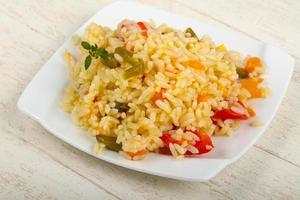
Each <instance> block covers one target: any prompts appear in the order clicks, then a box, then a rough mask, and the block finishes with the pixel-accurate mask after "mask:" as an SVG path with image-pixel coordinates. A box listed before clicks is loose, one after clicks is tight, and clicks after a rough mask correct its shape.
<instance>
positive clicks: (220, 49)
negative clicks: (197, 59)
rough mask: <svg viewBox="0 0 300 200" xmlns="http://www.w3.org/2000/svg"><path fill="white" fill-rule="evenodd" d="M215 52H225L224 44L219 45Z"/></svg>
mask: <svg viewBox="0 0 300 200" xmlns="http://www.w3.org/2000/svg"><path fill="white" fill-rule="evenodd" d="M216 50H218V51H227V48H226V46H225V45H224V44H221V45H219V46H217V47H216Z"/></svg>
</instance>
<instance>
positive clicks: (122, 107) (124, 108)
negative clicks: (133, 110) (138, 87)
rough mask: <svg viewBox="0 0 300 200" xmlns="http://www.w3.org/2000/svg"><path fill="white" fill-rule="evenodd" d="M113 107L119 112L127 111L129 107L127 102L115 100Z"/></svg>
mask: <svg viewBox="0 0 300 200" xmlns="http://www.w3.org/2000/svg"><path fill="white" fill-rule="evenodd" d="M115 108H116V109H118V111H119V112H127V111H128V110H129V109H130V107H129V106H128V103H121V102H116V106H115Z"/></svg>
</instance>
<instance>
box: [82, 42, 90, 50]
mask: <svg viewBox="0 0 300 200" xmlns="http://www.w3.org/2000/svg"><path fill="white" fill-rule="evenodd" d="M81 46H82V47H83V48H85V49H86V50H89V49H90V48H91V45H90V44H89V43H88V42H85V41H83V42H81Z"/></svg>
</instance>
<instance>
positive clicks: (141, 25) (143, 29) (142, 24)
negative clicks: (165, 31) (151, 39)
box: [137, 22, 148, 37]
mask: <svg viewBox="0 0 300 200" xmlns="http://www.w3.org/2000/svg"><path fill="white" fill-rule="evenodd" d="M137 25H138V26H139V28H140V29H141V34H142V35H143V36H144V37H148V32H147V30H148V29H147V27H146V25H145V24H144V23H143V22H138V23H137Z"/></svg>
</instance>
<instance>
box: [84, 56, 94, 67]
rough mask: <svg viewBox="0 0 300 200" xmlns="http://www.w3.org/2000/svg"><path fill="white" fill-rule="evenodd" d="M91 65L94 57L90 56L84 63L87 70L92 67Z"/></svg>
mask: <svg viewBox="0 0 300 200" xmlns="http://www.w3.org/2000/svg"><path fill="white" fill-rule="evenodd" d="M91 63H92V56H91V55H88V56H87V57H86V58H85V61H84V68H85V70H87V69H88V68H89V67H90V65H91Z"/></svg>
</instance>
